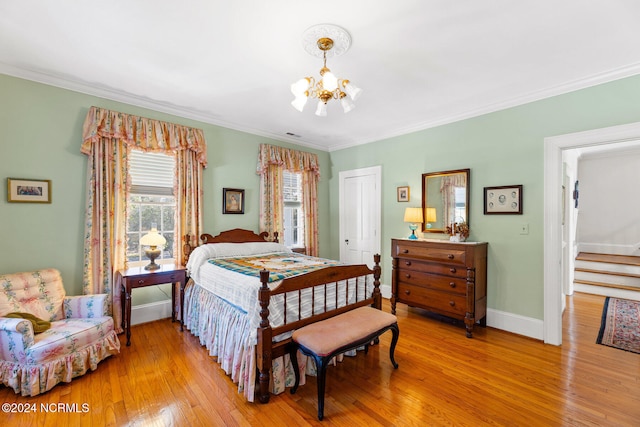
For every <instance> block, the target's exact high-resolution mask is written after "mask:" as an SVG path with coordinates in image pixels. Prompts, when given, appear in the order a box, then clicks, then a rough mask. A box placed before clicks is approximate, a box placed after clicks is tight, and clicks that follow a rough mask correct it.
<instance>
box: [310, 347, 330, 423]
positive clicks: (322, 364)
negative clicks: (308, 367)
mask: <svg viewBox="0 0 640 427" xmlns="http://www.w3.org/2000/svg"><path fill="white" fill-rule="evenodd" d="M313 358H314V359H315V361H316V368H317V370H318V420H320V421H322V418H324V390H325V385H326V379H327V364H328V363H329V360H331V358H327V357H320V356H315V355H314V356H313Z"/></svg>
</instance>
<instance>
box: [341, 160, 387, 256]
mask: <svg viewBox="0 0 640 427" xmlns="http://www.w3.org/2000/svg"><path fill="white" fill-rule="evenodd" d="M380 175H381V168H380V166H375V167H371V168H364V169H356V170H351V171H345V172H340V261H342V262H345V263H349V264H367V265H369V266H370V267H372V266H373V255H374V254H376V253H380V234H381V233H380V210H381V208H380V206H381V194H380V193H381V192H380V181H381V180H380Z"/></svg>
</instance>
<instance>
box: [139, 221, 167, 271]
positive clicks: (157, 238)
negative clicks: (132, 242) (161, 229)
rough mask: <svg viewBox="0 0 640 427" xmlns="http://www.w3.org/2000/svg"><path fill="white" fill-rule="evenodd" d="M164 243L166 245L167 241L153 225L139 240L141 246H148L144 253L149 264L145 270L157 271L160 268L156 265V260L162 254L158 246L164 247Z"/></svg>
mask: <svg viewBox="0 0 640 427" xmlns="http://www.w3.org/2000/svg"><path fill="white" fill-rule="evenodd" d="M165 243H167V239H165V238H164V237H163V236H162V235H161V234H159V233H158V229H157V228H156V226H155V224H152V226H151V230H150V231H149V233H147V234H145V235H144V236H142V238H141V239H140V244H141V245H144V246H149V247H148V248H147V249H146V250H145V251H144V253H145V254H146V255H147V257H148V258H149V260H151V262H150V263H149V264H147V265H146V266H145V267H144V269H145V270H157V269H159V268H160V266H159V265H158V264H156V258H158V257H159V256H160V254H161V253H162V248H160V249H159V248H158V246H164V244H165Z"/></svg>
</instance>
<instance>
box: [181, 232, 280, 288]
mask: <svg viewBox="0 0 640 427" xmlns="http://www.w3.org/2000/svg"><path fill="white" fill-rule="evenodd" d="M280 252H291V249H289V248H287V247H286V246H285V245H283V244H281V243H275V242H246V243H209V244H207V245H201V246H198V247H197V248H195V249H194V250H193V252H191V254H190V255H189V261H187V273H188V274H189V277H191V278H193V280H195V281H196V283H197V282H199V281H200V276H199V274H198V269H199V268H200V266H201V265H202V264H204V263H205V262H207V260H209V259H211V258H225V257H238V256H253V255H264V254H270V253H280Z"/></svg>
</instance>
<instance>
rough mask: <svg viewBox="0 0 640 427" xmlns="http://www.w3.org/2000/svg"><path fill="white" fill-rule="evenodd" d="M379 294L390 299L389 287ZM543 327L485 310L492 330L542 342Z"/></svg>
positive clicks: (518, 318)
mask: <svg viewBox="0 0 640 427" xmlns="http://www.w3.org/2000/svg"><path fill="white" fill-rule="evenodd" d="M380 292H381V293H382V297H383V298H387V299H389V298H391V286H389V285H380ZM543 325H544V322H543V321H542V320H538V319H533V318H531V317H525V316H520V315H519V314H513V313H507V312H506V311H500V310H494V309H491V308H488V309H487V326H490V327H492V328H496V329H501V330H503V331H507V332H511V333H514V334H518V335H524V336H525V337H529V338H534V339H538V340H542V339H544V328H543Z"/></svg>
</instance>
